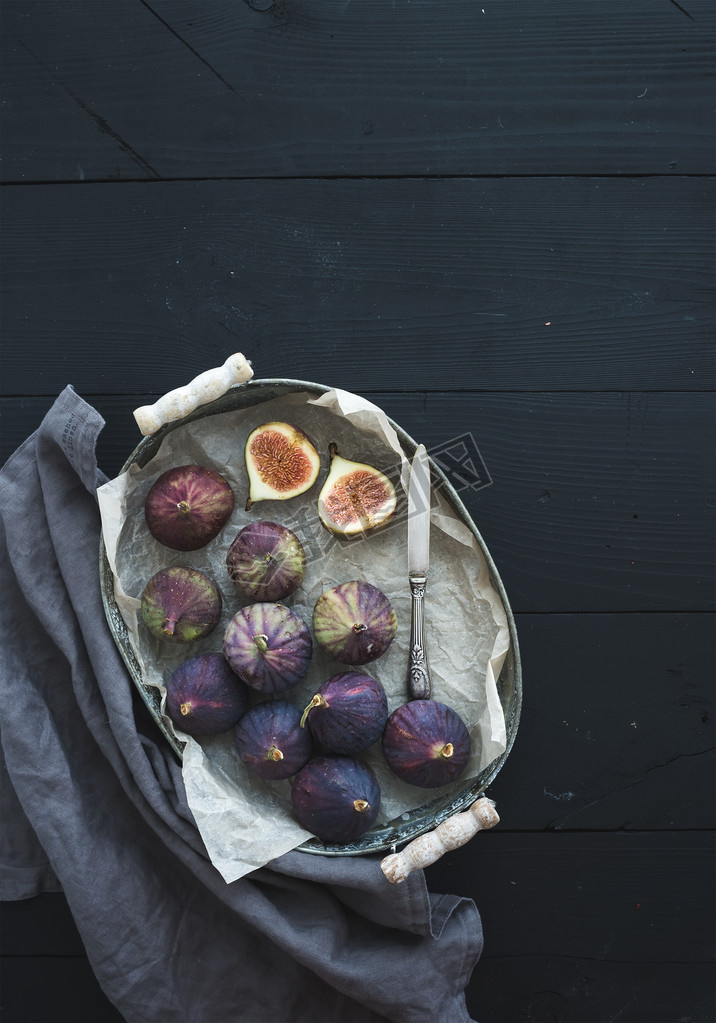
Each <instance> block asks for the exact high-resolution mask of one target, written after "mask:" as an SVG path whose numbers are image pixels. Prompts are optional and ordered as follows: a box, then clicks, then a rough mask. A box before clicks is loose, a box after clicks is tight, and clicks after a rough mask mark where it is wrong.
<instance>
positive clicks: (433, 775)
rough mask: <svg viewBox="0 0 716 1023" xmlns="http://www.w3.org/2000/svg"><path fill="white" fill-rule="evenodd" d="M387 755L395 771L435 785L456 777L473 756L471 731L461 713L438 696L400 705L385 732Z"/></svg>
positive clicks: (422, 784)
mask: <svg viewBox="0 0 716 1023" xmlns="http://www.w3.org/2000/svg"><path fill="white" fill-rule="evenodd" d="M383 756H384V757H385V762H386V763H387V765H388V767H389V768H390V769H391V771H392V772H393V774H395V775H396V776H397V777H398V778H402V780H403V781H407V782H409V783H410V784H411V785H417V786H419V787H420V788H424V789H432V788H437V787H438V786H439V785H447V784H448V783H449V782H452V781H455V779H456V778H458V777H459V776H460V775H461V774H462V772H463V771H464V769H465V765H466V764H467V761H468V759H469V757H470V734H469V732H468V730H467V726H466V725H465V722H464V721H463V720H462V718H461V717H460V715H459V714H458V713H457V712H456V711H454V710H453V709H452V707H448V706H447V705H446V704H444V703H438V702H437V701H436V700H411V701H410V702H409V703H403V704H402V705H401V706H400V707H397V708H396V709H395V710H394V711H393V713H392V714H391V715H390V717H389V718H388V722H387V724H386V726H385V731H384V732H383Z"/></svg>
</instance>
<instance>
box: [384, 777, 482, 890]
mask: <svg viewBox="0 0 716 1023" xmlns="http://www.w3.org/2000/svg"><path fill="white" fill-rule="evenodd" d="M499 822H500V818H499V817H498V816H497V810H495V804H494V803H493V802H492V800H491V799H487V798H486V797H485V796H483V797H482V799H478V800H477V802H475V803H473V804H472V806H471V807H470V809H469V810H466V811H465V812H464V813H456V814H455V815H454V816H453V817H448V819H447V820H446V821H443V822H442V824H438V826H437V827H436V828H435V830H434V831H429V832H428V833H427V835H420V837H419V838H414V839H413V841H412V842H408V844H407V845H406V847H405V848H404V849H402V850H401V851H400V852H398V853H392V854H391V855H390V856H386V857H385V859H383V860H381V863H380V869H381V870H382V871H383V873H384V874H385V876H386V877H387V878H388V880H389V881H390V882H391V883H392V884H400V882H401V881H404V880H405V879H406V877H407V876H408V874H410V873H412V871H413V870H422V869H423V868H424V867H429V866H430V864H431V863H435V862H436V861H437V860H439V859H440V857H441V856H442V855H443V853H446V852H449V851H450V850H451V849H458V848H459V847H460V846H461V845H465V843H466V842H469V840H470V839H471V838H472V837H473V835H476V834H477V832H478V831H486V830H487V829H488V828H494V826H495V825H496V824H499Z"/></svg>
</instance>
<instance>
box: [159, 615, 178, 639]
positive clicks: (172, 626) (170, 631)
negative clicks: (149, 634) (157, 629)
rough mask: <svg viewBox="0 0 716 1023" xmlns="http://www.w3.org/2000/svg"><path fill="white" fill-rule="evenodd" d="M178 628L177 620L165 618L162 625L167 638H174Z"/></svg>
mask: <svg viewBox="0 0 716 1023" xmlns="http://www.w3.org/2000/svg"><path fill="white" fill-rule="evenodd" d="M176 627H177V620H176V618H165V619H164V624H163V625H162V632H163V633H164V635H165V636H173V635H174V632H175V630H176Z"/></svg>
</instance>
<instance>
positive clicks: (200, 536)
mask: <svg viewBox="0 0 716 1023" xmlns="http://www.w3.org/2000/svg"><path fill="white" fill-rule="evenodd" d="M233 510H234V492H233V490H232V489H231V487H230V486H229V484H228V482H227V481H226V480H225V479H224V477H223V476H221V475H220V474H219V473H218V472H214V470H213V469H207V468H205V467H204V466H202V465H179V466H177V467H175V468H173V469H167V471H166V472H163V473H162V474H161V476H159V477H158V478H157V479H156V480H155V481H154V483H153V484H152V488H151V490H150V491H149V493H148V494H147V498H146V501H145V502H144V517H145V519H146V522H147V527H148V529H149V532H150V533H151V534H152V536H153V537H154V539H155V540H158V541H159V543H161V544H163V545H164V546H165V547H171V548H172V549H173V550H175V551H196V550H198V549H199V548H200V547H206V545H207V544H208V543H210V541H211V540H213V539H214V538H215V537H216V536H218V535H219V533H220V532H221V530H222V529H223V528H224V526H225V525H226V523H227V522H228V521H229V518H230V517H231V513H232V511H233Z"/></svg>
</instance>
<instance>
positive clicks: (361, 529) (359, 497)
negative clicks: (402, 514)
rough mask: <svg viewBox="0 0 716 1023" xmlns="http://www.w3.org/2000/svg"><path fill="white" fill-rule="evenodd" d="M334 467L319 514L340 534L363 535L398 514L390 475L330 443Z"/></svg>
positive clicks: (320, 504)
mask: <svg viewBox="0 0 716 1023" xmlns="http://www.w3.org/2000/svg"><path fill="white" fill-rule="evenodd" d="M328 450H329V453H330V456H331V467H330V470H329V473H328V476H327V478H326V482H325V483H324V484H323V486H322V487H321V492H320V494H319V495H318V517H319V518H320V520H321V522H322V523H323V525H324V526H325V527H326V529H328V530H330V532H331V533H335V534H336V535H338V536H345V537H354V536H359V535H361V534H363V533H365V532H367V531H368V530H370V529H376V528H377V527H378V526H382V525H384V524H385V523H386V522H388V521H389V520H390V519H391V518H392V517H393V515H394V514H395V508H396V505H397V497H396V494H395V487H394V486H393V484H392V483H391V482H390V480H389V479H388V477H387V476H386V475H385V474H384V473H382V472H381V471H380V470H379V469H374V468H373V466H372V465H365V464H364V463H363V462H351V461H349V459H347V458H343V457H342V456H341V455H339V453H338V449H337V448H336V445H335V444H331V445H330V446H329V449H328Z"/></svg>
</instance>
